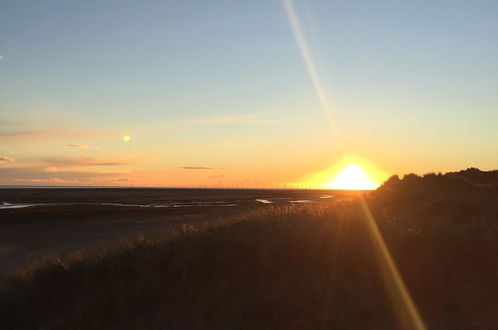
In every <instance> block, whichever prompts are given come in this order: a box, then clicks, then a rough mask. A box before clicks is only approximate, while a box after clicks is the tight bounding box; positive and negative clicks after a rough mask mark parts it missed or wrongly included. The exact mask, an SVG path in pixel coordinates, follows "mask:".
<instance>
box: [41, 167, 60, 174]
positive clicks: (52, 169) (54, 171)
mask: <svg viewBox="0 0 498 330" xmlns="http://www.w3.org/2000/svg"><path fill="white" fill-rule="evenodd" d="M43 171H44V172H48V173H57V172H59V169H58V168H57V167H55V166H49V167H46V168H45V169H44V170H43Z"/></svg>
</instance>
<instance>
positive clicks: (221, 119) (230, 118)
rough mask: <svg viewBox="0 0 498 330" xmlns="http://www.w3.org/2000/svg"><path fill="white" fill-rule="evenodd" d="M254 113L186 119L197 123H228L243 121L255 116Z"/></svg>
mask: <svg viewBox="0 0 498 330" xmlns="http://www.w3.org/2000/svg"><path fill="white" fill-rule="evenodd" d="M255 117H256V115H240V116H226V117H211V118H193V119H189V120H187V122H189V123H199V124H228V123H237V122H244V121H246V120H248V119H253V118H255Z"/></svg>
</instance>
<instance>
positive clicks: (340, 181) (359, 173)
mask: <svg viewBox="0 0 498 330" xmlns="http://www.w3.org/2000/svg"><path fill="white" fill-rule="evenodd" d="M327 185H329V186H330V188H332V189H338V190H374V189H376V188H377V187H378V186H379V185H380V183H376V182H373V181H372V180H371V179H370V178H369V176H368V174H367V173H366V172H365V170H363V168H361V166H359V165H356V164H349V165H347V166H346V167H345V168H344V169H343V170H342V171H341V172H340V173H339V174H337V175H336V177H335V179H334V181H332V182H330V183H328V184H327Z"/></svg>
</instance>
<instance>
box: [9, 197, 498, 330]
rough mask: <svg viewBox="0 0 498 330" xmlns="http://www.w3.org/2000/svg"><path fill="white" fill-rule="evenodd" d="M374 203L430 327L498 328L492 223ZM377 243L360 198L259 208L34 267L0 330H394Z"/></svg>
mask: <svg viewBox="0 0 498 330" xmlns="http://www.w3.org/2000/svg"><path fill="white" fill-rule="evenodd" d="M382 197H383V198H382ZM368 204H369V205H370V207H371V209H372V211H373V213H374V215H375V217H376V219H377V223H378V225H379V227H380V229H381V232H382V233H383V236H384V237H385V239H386V242H387V243H388V246H389V248H390V251H391V253H392V255H393V257H394V259H395V261H396V264H397V265H398V267H399V270H400V272H401V275H402V276H403V278H404V280H405V282H406V285H407V287H408V289H409V291H410V292H411V293H412V296H413V298H414V301H415V303H416V304H417V306H418V307H419V310H420V312H421V314H422V317H423V318H424V320H425V322H426V323H427V324H428V325H429V326H431V327H433V328H438V327H440V328H441V329H443V328H444V329H459V327H461V328H462V329H463V328H464V327H465V326H469V325H471V326H473V325H482V324H485V325H489V324H492V325H493V324H494V325H498V322H497V321H498V320H496V316H495V314H494V311H496V310H498V298H497V295H496V293H497V292H498V290H497V289H498V287H497V284H496V275H497V274H498V272H497V270H498V267H497V260H498V258H497V251H498V243H497V238H498V229H497V226H496V223H492V222H490V221H484V222H483V221H480V222H479V221H473V220H472V221H470V220H469V221H462V220H461V219H460V218H458V217H455V216H452V215H451V214H453V213H452V212H453V211H448V212H450V215H448V214H436V215H434V214H431V212H429V211H427V210H426V211H425V212H427V215H426V216H425V217H421V214H420V213H417V217H410V216H409V214H406V213H403V212H402V211H403V210H401V209H397V208H396V207H395V205H393V204H391V203H387V202H386V198H385V196H381V195H379V196H378V197H377V198H370V199H369V200H368ZM446 208H448V206H446ZM429 209H430V208H429ZM418 210H419V209H418ZM431 217H432V218H431ZM431 219H432V220H433V221H431ZM374 244H375V242H374V241H372V239H371V235H370V233H369V231H368V230H367V226H366V223H365V219H364V216H363V213H362V212H361V209H360V208H359V206H358V201H357V200H352V201H347V202H341V203H332V204H329V205H308V206H288V207H267V208H262V209H259V210H257V211H254V212H248V213H247V214H245V215H243V216H239V217H232V218H228V219H226V220H225V221H224V222H221V223H217V224H216V225H211V226H209V225H202V226H185V227H184V228H182V229H181V230H179V231H176V232H170V233H166V234H165V236H164V237H163V238H162V239H157V240H154V241H151V240H147V239H145V238H142V239H139V240H137V241H136V242H132V243H129V244H128V245H127V246H123V247H122V248H120V249H117V250H114V251H108V252H106V253H103V254H102V255H100V256H98V257H96V256H84V255H83V254H81V255H75V256H74V258H73V259H72V260H70V261H69V262H66V263H63V262H62V261H57V260H52V261H50V262H45V263H44V264H41V265H37V266H33V267H31V268H28V269H27V270H25V271H24V272H20V273H18V274H16V275H14V276H13V277H11V278H10V279H9V281H7V282H6V283H4V284H3V287H2V289H1V293H0V313H1V315H0V328H1V329H400V326H401V325H400V323H399V320H397V319H396V313H395V311H396V308H397V307H398V306H397V303H398V302H393V301H391V300H390V297H389V295H388V290H387V288H386V286H385V283H384V282H383V280H382V276H381V274H382V272H381V270H380V269H379V262H378V260H377V256H376V254H375V248H374ZM495 322H496V323H495Z"/></svg>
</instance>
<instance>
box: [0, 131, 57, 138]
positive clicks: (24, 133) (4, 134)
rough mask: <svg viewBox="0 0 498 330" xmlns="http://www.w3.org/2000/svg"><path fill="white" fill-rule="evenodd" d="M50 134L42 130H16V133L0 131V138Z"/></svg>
mask: <svg viewBox="0 0 498 330" xmlns="http://www.w3.org/2000/svg"><path fill="white" fill-rule="evenodd" d="M47 133H51V132H50V131H43V130H16V131H0V137H6V138H7V137H19V136H33V135H43V134H47Z"/></svg>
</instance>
